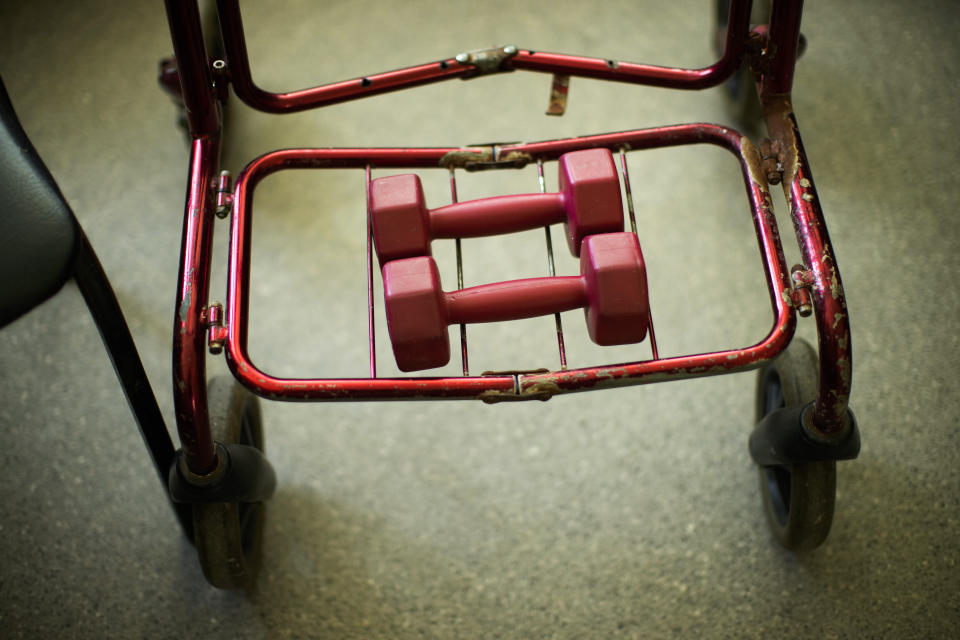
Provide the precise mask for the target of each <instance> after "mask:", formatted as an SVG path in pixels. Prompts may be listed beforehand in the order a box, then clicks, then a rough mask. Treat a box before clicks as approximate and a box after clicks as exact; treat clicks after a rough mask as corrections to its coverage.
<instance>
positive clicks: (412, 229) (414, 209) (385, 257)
mask: <svg viewBox="0 0 960 640" xmlns="http://www.w3.org/2000/svg"><path fill="white" fill-rule="evenodd" d="M370 212H371V223H372V225H373V242H374V244H375V245H376V250H377V256H378V257H379V259H380V266H381V267H382V266H383V265H385V264H386V263H387V262H389V261H391V260H397V259H400V258H411V257H413V256H428V255H430V239H431V238H430V218H429V214H430V212H429V211H428V210H427V204H426V200H425V199H424V197H423V186H422V185H421V184H420V176H418V175H416V174H413V173H407V174H403V175H398V176H386V177H383V178H377V179H376V180H374V181H373V182H371V183H370Z"/></svg>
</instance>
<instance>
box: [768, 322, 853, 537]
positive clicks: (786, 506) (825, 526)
mask: <svg viewBox="0 0 960 640" xmlns="http://www.w3.org/2000/svg"><path fill="white" fill-rule="evenodd" d="M818 368H819V367H818V364H817V354H816V352H815V351H814V350H813V348H812V347H811V346H810V345H809V344H808V343H807V342H804V341H803V340H800V339H795V340H794V341H793V342H792V343H791V344H790V346H789V347H788V348H787V349H786V351H784V352H783V353H782V354H781V355H780V357H778V358H777V359H776V360H774V361H773V362H772V363H770V364H768V365H767V366H766V367H764V368H763V369H761V371H760V377H759V378H758V380H757V383H758V384H757V414H756V420H757V422H760V420H761V419H763V417H764V416H766V415H767V414H768V413H770V412H772V411H774V410H776V409H779V408H782V407H788V406H795V405H798V404H808V403H810V402H812V401H813V400H814V399H815V398H816V395H817V374H818ZM759 472H760V492H761V494H762V495H763V507H764V511H765V512H766V515H767V523H768V524H769V525H770V530H771V532H772V533H773V537H774V538H776V540H777V542H779V543H780V544H781V545H782V546H783V547H785V548H787V549H791V550H795V551H801V550H809V549H814V548H816V547H818V546H820V545H821V544H822V543H823V541H824V540H825V539H826V538H827V534H828V533H829V532H830V525H831V524H832V523H833V508H834V503H835V500H836V490H837V463H836V461H833V460H831V461H824V462H805V463H793V464H789V465H777V466H772V467H760V469H759Z"/></svg>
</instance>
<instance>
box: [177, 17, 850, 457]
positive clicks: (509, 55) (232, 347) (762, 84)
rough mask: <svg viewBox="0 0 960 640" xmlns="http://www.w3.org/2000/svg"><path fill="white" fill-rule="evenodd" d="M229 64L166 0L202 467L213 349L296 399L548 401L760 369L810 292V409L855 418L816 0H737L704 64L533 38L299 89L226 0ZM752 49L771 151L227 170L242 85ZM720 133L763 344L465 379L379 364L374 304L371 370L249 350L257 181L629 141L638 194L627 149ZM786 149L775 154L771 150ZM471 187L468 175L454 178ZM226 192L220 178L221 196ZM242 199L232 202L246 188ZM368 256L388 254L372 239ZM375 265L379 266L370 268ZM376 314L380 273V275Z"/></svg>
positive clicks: (612, 73) (193, 444) (351, 152)
mask: <svg viewBox="0 0 960 640" xmlns="http://www.w3.org/2000/svg"><path fill="white" fill-rule="evenodd" d="M217 4H218V11H219V19H220V27H221V33H222V37H223V43H224V47H225V50H226V58H227V61H228V62H227V63H224V61H214V62H212V63H211V61H210V60H208V58H207V53H206V50H205V48H204V42H203V34H202V31H201V26H200V19H199V14H198V10H197V5H196V1H195V0H166V6H167V14H168V19H169V23H170V30H171V34H172V37H173V43H174V49H175V55H176V59H177V73H178V76H179V89H180V94H181V97H182V99H183V102H184V105H185V111H186V115H187V121H188V124H189V130H190V135H191V139H192V143H191V153H190V165H189V184H188V190H187V198H186V211H185V215H184V228H183V246H182V254H181V263H180V274H179V278H178V291H177V300H178V306H177V312H176V316H175V323H174V360H173V375H174V382H175V384H174V395H175V407H176V416H177V427H178V431H179V434H180V441H181V444H182V447H183V453H184V457H185V460H186V465H187V467H188V468H189V470H190V472H192V473H193V474H196V475H198V476H202V475H204V474H207V473H209V472H210V471H211V470H212V469H214V468H215V467H216V464H217V454H216V447H215V444H214V442H213V438H212V437H211V431H210V418H209V415H208V409H207V397H206V366H205V357H206V351H207V349H208V348H209V347H210V346H214V347H219V346H220V345H223V346H224V347H225V353H226V357H227V362H228V363H229V366H230V369H231V371H232V372H233V374H234V376H235V377H236V378H237V379H238V380H240V382H241V383H243V385H245V386H246V387H247V388H249V389H250V390H252V391H253V392H254V393H256V394H257V395H260V396H262V397H266V398H271V399H280V400H386V399H436V398H479V399H481V400H485V401H501V400H526V399H541V400H542V399H547V398H549V397H551V396H552V395H555V394H559V393H568V392H574V391H586V390H592V389H601V388H606V387H613V386H625V385H634V384H646V383H650V382H660V381H664V380H671V379H682V378H692V377H700V376H707V375H714V374H720V373H730V372H736V371H743V370H746V369H752V368H757V367H759V366H761V365H763V364H764V363H767V362H769V361H771V360H772V359H773V358H775V357H776V356H777V355H778V354H780V353H781V352H782V351H783V350H784V349H785V348H786V347H787V345H788V344H789V342H790V340H791V339H792V337H793V334H794V330H795V327H796V312H797V311H798V308H799V307H800V306H807V305H808V304H809V305H810V306H812V312H813V315H814V317H815V320H816V325H817V332H818V340H819V355H820V358H819V362H820V369H819V390H818V394H817V398H816V402H815V404H814V406H813V410H812V412H811V413H812V416H811V417H810V425H809V426H810V427H811V431H812V433H815V434H816V435H817V436H818V437H819V438H822V439H823V440H825V441H830V440H831V439H832V438H833V439H837V438H840V437H841V436H842V435H843V434H845V433H846V432H847V431H848V430H849V429H848V426H849V423H850V414H849V412H848V408H847V404H848V398H849V393H850V383H851V371H852V363H851V346H850V328H849V322H848V318H847V310H846V304H845V300H844V294H843V287H842V285H841V281H840V274H839V271H838V269H837V266H836V259H835V257H834V253H833V249H832V245H831V243H830V239H829V235H828V233H827V228H826V224H825V222H824V218H823V212H822V210H821V207H820V202H819V198H818V196H817V192H816V188H815V187H814V183H813V176H812V173H811V171H810V166H809V164H808V162H807V158H806V155H805V153H804V150H803V144H802V142H801V138H800V133H799V130H798V128H797V124H796V120H795V118H794V115H793V111H792V107H791V104H790V91H791V87H792V81H793V73H794V64H795V60H796V54H797V50H798V41H799V34H800V17H801V12H802V2H801V1H787V0H779V1H777V2H774V3H773V13H772V16H771V20H770V25H769V28H767V27H766V26H763V27H758V28H755V29H753V30H752V31H751V29H750V9H751V2H750V0H732V2H731V5H730V12H729V21H728V26H727V32H726V38H725V43H726V45H725V47H726V48H725V52H724V53H723V55H722V57H721V58H720V59H719V60H717V62H716V63H714V64H713V65H711V66H709V67H706V68H703V69H678V68H668V67H658V66H650V65H642V64H634V63H628V62H619V61H611V60H605V59H599V58H585V57H579V56H569V55H562V54H552V53H542V52H533V51H528V50H524V49H518V48H515V47H503V48H500V49H491V50H487V51H480V52H473V53H465V54H460V55H458V56H455V57H452V58H449V59H446V60H438V61H433V62H429V63H427V64H422V65H418V66H414V67H409V68H405V69H399V70H395V71H389V72H386V73H379V74H374V75H369V76H365V77H363V78H355V79H351V80H346V81H343V82H336V83H333V84H328V85H323V86H319V87H314V88H310V89H304V90H300V91H293V92H289V93H270V92H267V91H264V90H262V89H260V88H259V87H258V86H257V85H256V84H255V83H254V81H253V79H252V77H251V72H250V64H249V61H248V57H247V53H246V46H245V42H244V36H243V27H242V23H241V16H240V10H239V4H238V0H218V3H217ZM746 59H749V61H750V64H751V67H752V68H753V69H754V71H755V73H756V77H757V79H758V86H759V95H760V98H761V102H762V104H763V107H764V113H765V120H766V124H767V129H768V132H769V136H770V140H769V141H766V143H767V145H768V147H766V148H765V149H767V151H765V152H764V153H761V151H760V149H759V148H758V146H756V145H754V143H752V142H751V141H750V140H749V139H748V138H747V137H745V136H744V135H742V134H740V133H738V132H737V131H735V130H733V129H730V128H726V127H720V126H716V125H711V124H684V125H676V126H668V127H657V128H651V129H643V130H636V131H627V132H621V133H609V134H602V135H593V136H587V137H579V138H570V139H565V140H553V141H548V142H534V143H524V144H510V145H503V146H491V147H471V148H460V147H449V148H368V149H287V150H281V151H274V152H271V153H267V154H265V155H263V156H261V157H259V158H257V159H255V160H253V161H252V162H251V163H250V164H248V165H247V166H246V167H245V168H244V169H243V171H242V172H241V173H240V174H239V175H238V177H237V180H236V184H235V186H234V188H233V190H232V193H230V192H229V191H230V190H229V188H228V187H227V185H226V181H225V180H223V179H221V178H220V166H219V155H220V153H219V152H220V135H221V121H220V111H219V108H218V100H219V97H220V96H221V95H223V94H222V93H221V92H223V91H225V90H226V86H227V84H229V85H231V86H232V87H233V90H234V92H235V93H236V95H237V96H238V97H239V98H240V99H241V100H243V101H244V102H246V103H247V104H248V105H250V106H251V107H254V108H256V109H259V110H261V111H266V112H271V113H288V112H294V111H300V110H305V109H311V108H315V107H321V106H325V105H329V104H334V103H337V102H343V101H347V100H355V99H359V98H363V97H367V96H370V95H375V94H379V93H384V92H388V91H397V90H400V89H406V88H410V87H414V86H418V85H423V84H427V83H433V82H438V81H441V80H449V79H453V78H469V77H473V76H477V75H481V74H488V73H497V72H506V71H514V70H526V71H538V72H543V73H552V74H558V75H568V76H582V77H590V78H597V79H602V80H610V81H617V82H628V83H635V84H644V85H651V86H659V87H668V88H674V89H705V88H708V87H713V86H717V85H719V84H721V83H723V82H724V81H726V80H727V79H728V78H730V77H731V75H732V74H734V73H735V72H736V71H737V70H738V69H739V68H740V67H741V65H742V64H743V62H744V61H745V60H746ZM690 144H713V145H717V146H720V147H722V148H724V149H727V150H728V151H730V152H731V153H732V154H733V155H734V156H735V158H736V159H737V161H738V162H739V164H740V167H741V171H742V175H743V180H744V185H745V188H746V191H747V196H748V199H749V202H750V209H751V212H752V217H753V222H754V228H755V231H756V235H757V241H758V245H759V248H760V252H761V257H762V263H763V268H764V273H765V276H766V282H767V286H768V289H769V294H770V301H771V306H772V310H773V325H772V327H771V328H770V330H769V332H768V333H767V334H766V336H765V337H764V338H763V339H762V340H760V341H759V342H757V343H756V344H754V345H752V346H748V347H745V348H735V349H729V350H725V351H718V352H714V353H706V354H695V355H686V356H680V357H669V358H660V357H659V356H658V354H657V353H656V347H655V343H654V344H653V349H654V354H653V358H652V359H650V360H646V361H640V362H631V363H626V364H616V365H611V366H603V367H588V368H580V369H563V370H560V371H550V372H543V373H511V374H494V375H482V376H469V375H465V376H458V377H432V378H430V377H400V378H380V377H376V374H375V365H374V363H375V355H374V353H373V340H372V316H371V345H370V349H371V377H370V378H336V379H325V378H305V379H285V378H277V377H274V376H271V375H269V374H267V373H264V372H262V371H260V370H259V369H258V368H257V367H256V366H254V364H253V363H252V362H251V360H250V358H249V356H248V354H247V312H248V304H249V300H248V298H249V296H248V293H249V287H250V259H249V252H250V241H251V223H250V220H251V207H252V200H253V193H254V190H255V188H256V185H257V183H258V182H259V181H260V180H262V179H263V178H264V177H266V176H267V175H269V174H271V173H273V172H276V171H279V170H282V169H290V168H317V169H319V168H341V169H342V168H353V169H360V170H365V171H366V175H367V184H368V185H369V179H370V168H371V167H376V168H401V167H404V168H420V169H428V168H431V169H438V168H446V169H447V170H449V171H450V172H451V177H453V176H454V174H455V171H456V169H464V168H465V169H468V170H469V169H470V168H473V167H474V166H476V165H484V164H489V163H501V164H507V165H509V166H516V167H519V166H523V165H525V164H527V163H542V162H544V161H550V160H556V159H557V158H558V157H559V156H560V155H561V154H563V153H566V152H569V151H573V150H578V149H585V148H594V147H605V148H608V149H610V150H611V151H613V152H615V153H620V156H621V166H622V169H623V177H624V181H625V183H626V185H627V191H628V195H629V177H628V174H627V171H626V162H625V158H624V152H625V151H634V150H640V149H652V148H658V147H668V146H678V145H690ZM769 149H773V150H774V152H775V153H774V154H773V156H771V153H770V152H769V151H768V150H769ZM771 157H775V158H776V160H775V161H774V167H777V165H779V167H777V169H776V170H774V171H773V172H772V175H773V176H775V177H774V180H776V179H777V178H780V177H781V175H780V174H781V173H782V185H783V189H784V194H785V196H786V199H787V202H788V204H789V207H790V213H791V217H792V219H793V224H794V228H795V231H796V236H797V240H798V244H799V247H800V250H801V254H802V260H803V266H802V267H801V268H795V269H794V271H793V273H792V274H791V272H790V271H789V270H788V269H787V266H786V264H785V261H784V255H783V251H782V247H781V244H780V238H779V233H778V230H777V225H776V221H775V219H774V216H773V211H772V205H771V201H770V193H769V190H768V174H770V173H771V169H770V165H769V160H770V158H771ZM454 188H455V183H454ZM218 191H219V192H220V193H219V194H218ZM218 199H219V205H220V206H221V207H224V208H225V207H227V206H232V222H231V239H230V253H229V284H228V296H227V300H226V312H225V313H221V310H220V308H219V307H217V306H210V305H209V304H208V300H209V284H210V270H211V260H212V226H213V222H214V217H215V210H216V209H217V207H218ZM231 200H232V203H231V202H230V201H231ZM367 251H368V256H367V260H368V265H372V256H371V253H370V251H371V250H370V237H369V233H368V238H367ZM368 268H369V269H371V270H372V268H373V267H372V266H368ZM368 282H369V286H370V290H369V292H368V296H369V304H370V309H371V314H372V272H371V274H370V277H369V278H368Z"/></svg>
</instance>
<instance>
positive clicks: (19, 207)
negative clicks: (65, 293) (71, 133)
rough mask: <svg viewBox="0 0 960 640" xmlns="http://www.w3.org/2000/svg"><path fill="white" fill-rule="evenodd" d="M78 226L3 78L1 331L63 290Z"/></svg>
mask: <svg viewBox="0 0 960 640" xmlns="http://www.w3.org/2000/svg"><path fill="white" fill-rule="evenodd" d="M78 238H79V227H78V226H77V221H76V218H74V216H73V212H72V211H71V210H70V207H69V206H68V205H67V202H66V200H64V198H63V195H62V194H61V193H60V189H59V188H58V187H57V183H56V182H55V181H54V180H53V176H51V175H50V171H49V170H48V169H47V167H46V165H44V164H43V161H42V160H41V159H40V156H39V155H37V151H36V149H34V148H33V145H32V144H30V140H29V139H28V138H27V134H26V133H24V131H23V127H21V126H20V121H19V120H18V119H17V114H16V113H15V112H14V110H13V105H12V104H11V103H10V98H9V96H8V95H7V90H6V88H5V87H4V86H3V79H2V78H0V327H2V326H3V325H5V324H8V323H10V322H12V321H13V320H15V319H17V318H18V317H20V316H21V315H23V314H24V313H26V312H27V311H29V310H30V309H32V308H33V307H35V306H37V305H38V304H40V303H41V302H43V301H44V300H46V299H47V298H49V297H50V296H52V295H53V294H54V293H56V292H57V291H59V289H60V287H62V286H63V283H64V282H66V281H67V280H68V279H69V278H70V276H71V274H72V272H73V264H74V256H75V255H76V250H77V243H78Z"/></svg>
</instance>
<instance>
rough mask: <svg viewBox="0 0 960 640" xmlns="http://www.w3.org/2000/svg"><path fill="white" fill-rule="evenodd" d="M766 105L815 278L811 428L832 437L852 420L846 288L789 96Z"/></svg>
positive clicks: (787, 191)
mask: <svg viewBox="0 0 960 640" xmlns="http://www.w3.org/2000/svg"><path fill="white" fill-rule="evenodd" d="M765 103H766V104H765V105H764V111H765V116H766V121H767V129H768V131H769V132H770V136H771V138H772V139H773V140H774V141H776V142H777V143H779V145H780V150H781V163H782V165H783V182H782V186H783V192H784V196H785V197H786V200H787V203H788V204H789V206H790V217H791V218H792V220H793V225H794V229H795V231H796V234H797V242H798V243H799V245H800V250H801V252H802V255H803V262H804V265H805V266H806V268H807V269H809V270H810V272H811V273H812V275H813V283H812V284H811V286H810V293H811V297H812V299H813V308H814V317H815V318H816V322H817V335H818V338H819V351H820V381H819V384H820V386H819V391H818V393H817V400H816V405H815V407H814V410H813V413H812V421H813V424H812V425H807V426H808V427H809V428H812V429H813V430H814V432H819V433H820V434H824V435H827V436H829V435H831V434H839V433H842V432H843V431H844V429H845V428H846V426H847V424H848V421H849V418H848V411H847V405H848V401H849V397H850V383H851V375H852V371H853V353H852V344H851V342H850V322H849V317H848V314H847V304H846V298H845V297H844V293H843V284H842V282H841V280H840V271H839V269H838V268H837V259H836V256H835V255H834V251H833V244H832V243H831V242H830V236H829V234H828V232H827V225H826V223H825V222H824V219H823V211H822V209H821V208H820V198H819V196H818V195H817V190H816V187H815V186H814V183H813V174H812V173H811V171H810V165H809V164H808V163H807V157H806V153H805V152H804V149H803V142H802V141H801V139H800V131H799V129H798V128H797V121H796V118H795V116H794V114H793V108H792V106H791V104H790V98H789V96H767V97H766V98H765Z"/></svg>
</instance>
